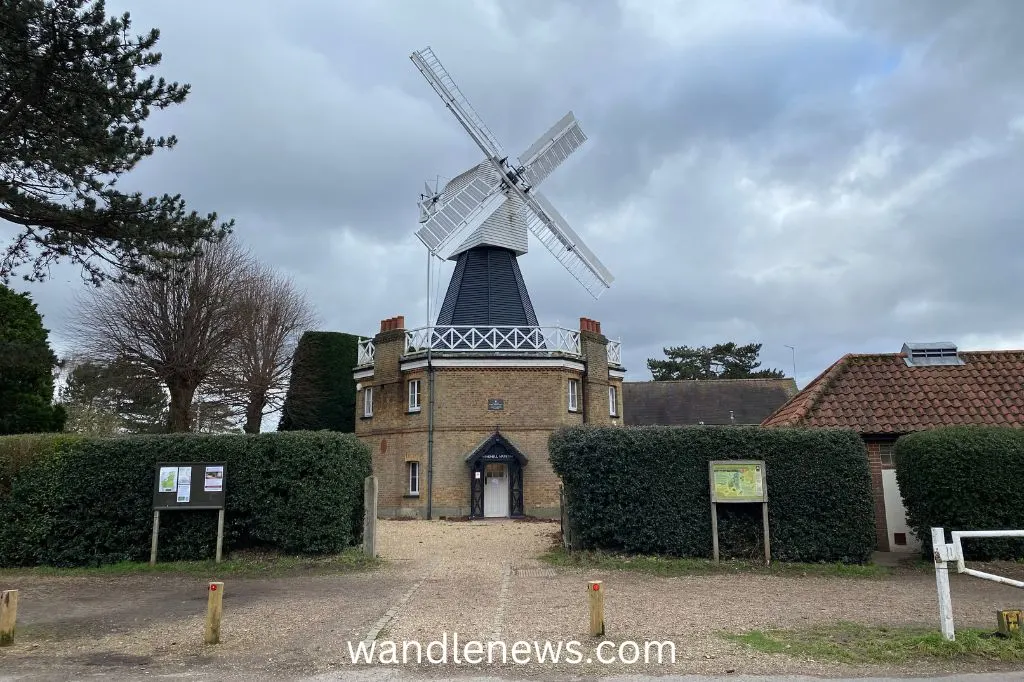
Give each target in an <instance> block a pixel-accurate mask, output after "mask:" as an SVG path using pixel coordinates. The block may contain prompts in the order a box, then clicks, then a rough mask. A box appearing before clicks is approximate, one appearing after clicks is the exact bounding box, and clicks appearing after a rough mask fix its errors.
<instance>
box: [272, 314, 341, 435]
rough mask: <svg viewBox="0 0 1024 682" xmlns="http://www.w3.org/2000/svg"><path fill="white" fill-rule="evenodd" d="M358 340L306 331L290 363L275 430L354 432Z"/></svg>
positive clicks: (333, 333)
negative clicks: (279, 419) (285, 389)
mask: <svg viewBox="0 0 1024 682" xmlns="http://www.w3.org/2000/svg"><path fill="white" fill-rule="evenodd" d="M358 349H359V337H358V336H354V335H352V334H344V333H342V332H306V333H304V334H303V335H302V337H301V338H300V339H299V343H298V344H297V346H296V348H295V358H294V360H293V361H292V375H291V381H290V382H289V384H288V392H287V394H286V395H285V400H284V405H283V407H282V408H281V421H280V423H279V424H278V427H277V430H278V431H320V430H322V429H327V430H328V431H340V432H342V433H354V432H355V430H356V382H355V379H353V378H352V368H354V367H355V366H356V357H357V354H358Z"/></svg>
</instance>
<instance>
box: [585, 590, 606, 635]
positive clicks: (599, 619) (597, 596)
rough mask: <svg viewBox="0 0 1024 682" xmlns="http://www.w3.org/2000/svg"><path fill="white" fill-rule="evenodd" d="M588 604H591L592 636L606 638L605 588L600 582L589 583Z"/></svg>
mask: <svg viewBox="0 0 1024 682" xmlns="http://www.w3.org/2000/svg"><path fill="white" fill-rule="evenodd" d="M587 602H588V603H589V604H590V636H591V637H603V636H604V586H603V585H602V583H601V581H600V580H591V581H590V582H588V583H587Z"/></svg>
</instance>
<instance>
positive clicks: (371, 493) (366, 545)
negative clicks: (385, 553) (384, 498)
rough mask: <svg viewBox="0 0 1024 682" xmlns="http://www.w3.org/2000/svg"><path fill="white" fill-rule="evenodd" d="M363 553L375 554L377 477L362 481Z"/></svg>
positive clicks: (368, 477) (369, 477) (373, 555)
mask: <svg viewBox="0 0 1024 682" xmlns="http://www.w3.org/2000/svg"><path fill="white" fill-rule="evenodd" d="M363 553H364V554H366V555H367V556H371V557H375V556H377V477H376V476H367V477H366V479H365V480H364V481H363Z"/></svg>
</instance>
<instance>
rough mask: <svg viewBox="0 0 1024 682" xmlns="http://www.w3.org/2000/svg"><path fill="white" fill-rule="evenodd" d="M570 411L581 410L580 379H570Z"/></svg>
mask: <svg viewBox="0 0 1024 682" xmlns="http://www.w3.org/2000/svg"><path fill="white" fill-rule="evenodd" d="M569 411H570V412H579V411H580V380H579V379H569Z"/></svg>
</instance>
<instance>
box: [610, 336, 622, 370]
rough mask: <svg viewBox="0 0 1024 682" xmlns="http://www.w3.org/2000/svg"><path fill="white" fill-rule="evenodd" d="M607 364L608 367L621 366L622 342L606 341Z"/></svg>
mask: <svg viewBox="0 0 1024 682" xmlns="http://www.w3.org/2000/svg"><path fill="white" fill-rule="evenodd" d="M608 364H609V365H621V364H622V342H621V341H608Z"/></svg>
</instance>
